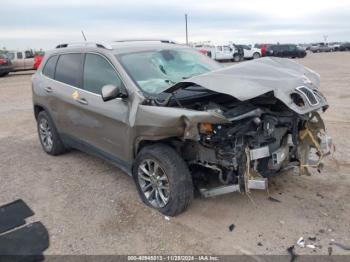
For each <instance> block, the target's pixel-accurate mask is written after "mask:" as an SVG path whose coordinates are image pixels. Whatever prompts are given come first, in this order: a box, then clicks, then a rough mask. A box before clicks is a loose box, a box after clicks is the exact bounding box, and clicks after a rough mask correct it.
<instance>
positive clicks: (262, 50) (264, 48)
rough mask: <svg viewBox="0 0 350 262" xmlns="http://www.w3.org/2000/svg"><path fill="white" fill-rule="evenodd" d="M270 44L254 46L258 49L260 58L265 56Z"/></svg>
mask: <svg viewBox="0 0 350 262" xmlns="http://www.w3.org/2000/svg"><path fill="white" fill-rule="evenodd" d="M270 45H271V44H255V46H254V47H256V48H260V50H261V56H266V50H267V48H268V47H269V46H270Z"/></svg>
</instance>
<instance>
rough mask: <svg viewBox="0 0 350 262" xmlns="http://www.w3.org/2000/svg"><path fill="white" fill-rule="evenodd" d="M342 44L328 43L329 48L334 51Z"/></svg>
mask: <svg viewBox="0 0 350 262" xmlns="http://www.w3.org/2000/svg"><path fill="white" fill-rule="evenodd" d="M340 45H341V43H339V42H332V43H328V46H329V48H330V49H331V51H332V52H334V51H339V47H340Z"/></svg>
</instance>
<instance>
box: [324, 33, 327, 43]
mask: <svg viewBox="0 0 350 262" xmlns="http://www.w3.org/2000/svg"><path fill="white" fill-rule="evenodd" d="M323 39H324V42H325V43H327V39H328V35H323Z"/></svg>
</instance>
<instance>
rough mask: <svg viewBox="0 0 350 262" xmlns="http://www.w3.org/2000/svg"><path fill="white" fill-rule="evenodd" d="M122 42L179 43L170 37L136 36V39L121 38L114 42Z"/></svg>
mask: <svg viewBox="0 0 350 262" xmlns="http://www.w3.org/2000/svg"><path fill="white" fill-rule="evenodd" d="M118 42H119V43H120V42H161V43H165V44H177V43H176V42H175V41H173V40H169V39H152V38H144V39H142V38H136V39H120V40H115V41H113V43H118Z"/></svg>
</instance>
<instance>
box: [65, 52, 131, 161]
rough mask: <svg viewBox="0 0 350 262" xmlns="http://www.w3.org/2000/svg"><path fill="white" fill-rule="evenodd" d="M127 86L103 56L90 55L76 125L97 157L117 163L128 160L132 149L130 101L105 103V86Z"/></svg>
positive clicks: (86, 62)
mask: <svg viewBox="0 0 350 262" xmlns="http://www.w3.org/2000/svg"><path fill="white" fill-rule="evenodd" d="M105 85H115V86H120V87H122V88H123V87H124V85H123V83H122V81H121V78H120V77H119V74H118V73H117V71H116V70H115V68H114V66H113V65H112V64H111V63H110V62H109V60H108V59H107V58H106V57H104V56H103V55H102V54H101V55H100V54H97V53H87V54H86V55H85V60H84V71H83V85H82V90H81V91H80V90H79V91H77V92H78V94H76V99H78V101H79V103H78V104H79V106H78V107H79V109H78V110H77V112H75V114H76V115H75V116H71V117H74V118H76V121H74V122H75V124H76V125H79V130H80V134H79V135H80V136H81V138H82V140H83V141H84V142H86V143H88V144H89V146H90V148H92V149H93V150H94V151H95V152H96V153H97V154H101V155H102V156H104V157H106V158H109V159H112V160H113V161H115V162H120V160H121V162H123V161H127V159H128V156H129V152H130V148H129V142H128V141H129V125H128V119H129V107H128V100H125V99H124V100H122V99H119V98H117V99H113V100H111V101H108V102H104V101H103V100H102V97H101V90H102V87H103V86H105Z"/></svg>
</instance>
